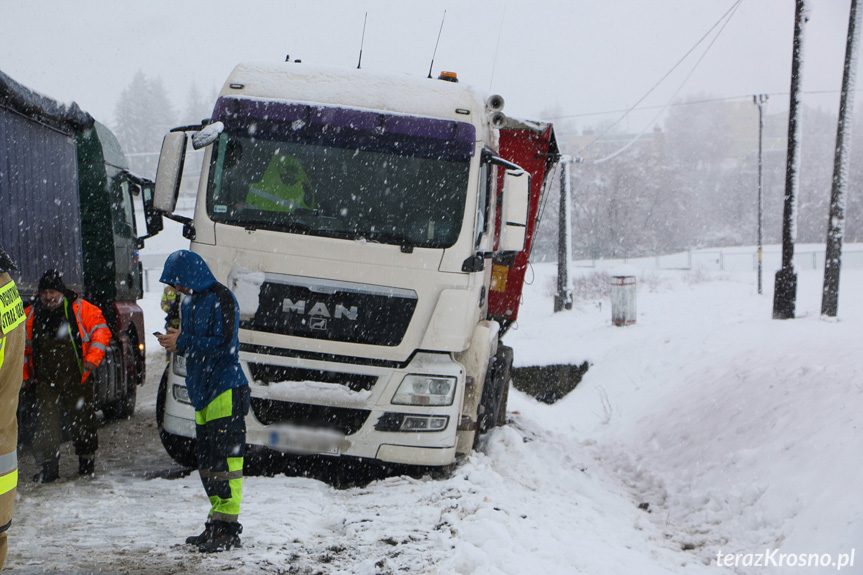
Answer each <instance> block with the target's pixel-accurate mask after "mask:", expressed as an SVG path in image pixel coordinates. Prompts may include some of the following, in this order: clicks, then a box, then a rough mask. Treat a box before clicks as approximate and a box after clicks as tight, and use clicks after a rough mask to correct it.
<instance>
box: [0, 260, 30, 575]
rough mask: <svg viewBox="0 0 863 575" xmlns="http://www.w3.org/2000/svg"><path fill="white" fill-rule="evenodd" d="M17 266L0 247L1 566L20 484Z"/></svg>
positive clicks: (21, 333)
mask: <svg viewBox="0 0 863 575" xmlns="http://www.w3.org/2000/svg"><path fill="white" fill-rule="evenodd" d="M15 269H17V268H16V267H15V264H14V263H13V262H12V260H11V259H10V258H9V256H8V255H7V254H6V252H4V251H3V248H2V247H0V570H2V569H3V563H4V562H5V561H6V548H7V543H6V531H7V530H8V529H9V526H10V525H11V524H12V507H13V505H14V503H15V488H16V487H17V485H18V455H17V452H16V449H17V443H18V421H17V419H16V411H17V410H18V390H19V389H20V388H21V374H22V372H21V364H22V363H23V361H24V338H25V335H24V325H23V324H24V318H25V316H24V304H23V303H22V302H21V297H20V296H19V295H18V290H17V289H16V287H15V282H13V281H12V278H11V277H9V273H8V272H9V271H12V270H15Z"/></svg>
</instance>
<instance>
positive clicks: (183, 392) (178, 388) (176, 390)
mask: <svg viewBox="0 0 863 575" xmlns="http://www.w3.org/2000/svg"><path fill="white" fill-rule="evenodd" d="M171 392H172V394H173V395H174V399H175V400H176V401H179V402H180V403H188V404H189V405H192V400H191V399H189V390H188V389H186V386H185V385H177V384H176V383H175V384H174V385H173V388H172V390H171Z"/></svg>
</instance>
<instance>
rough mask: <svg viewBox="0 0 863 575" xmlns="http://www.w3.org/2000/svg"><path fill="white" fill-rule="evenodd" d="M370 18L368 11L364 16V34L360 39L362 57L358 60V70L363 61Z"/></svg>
mask: <svg viewBox="0 0 863 575" xmlns="http://www.w3.org/2000/svg"><path fill="white" fill-rule="evenodd" d="M368 19H369V13H368V12H366V15H365V17H363V36H362V38H361V39H360V59H359V60H358V61H357V70H359V69H360V66H361V65H362V63H363V44H365V42H366V21H367V20H368Z"/></svg>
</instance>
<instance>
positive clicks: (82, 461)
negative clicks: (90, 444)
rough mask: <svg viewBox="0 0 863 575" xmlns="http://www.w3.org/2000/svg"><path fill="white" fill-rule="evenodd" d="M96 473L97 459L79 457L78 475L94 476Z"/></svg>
mask: <svg viewBox="0 0 863 575" xmlns="http://www.w3.org/2000/svg"><path fill="white" fill-rule="evenodd" d="M95 471H96V458H95V457H87V456H85V455H81V456H79V457H78V475H93V473H94V472H95Z"/></svg>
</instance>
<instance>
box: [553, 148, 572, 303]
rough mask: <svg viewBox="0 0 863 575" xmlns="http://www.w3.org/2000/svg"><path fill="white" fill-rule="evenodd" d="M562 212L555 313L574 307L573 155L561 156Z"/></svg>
mask: <svg viewBox="0 0 863 575" xmlns="http://www.w3.org/2000/svg"><path fill="white" fill-rule="evenodd" d="M560 164H561V166H563V169H562V170H561V174H560V214H559V216H558V219H557V293H556V294H554V311H555V313H557V312H559V311H563V310H565V309H572V284H571V283H570V279H569V262H570V259H571V257H572V256H571V254H572V240H571V237H572V226H571V225H570V222H569V216H570V209H569V201H570V166H571V165H572V156H561V158H560Z"/></svg>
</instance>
